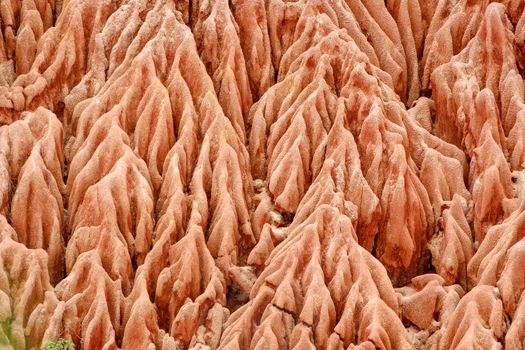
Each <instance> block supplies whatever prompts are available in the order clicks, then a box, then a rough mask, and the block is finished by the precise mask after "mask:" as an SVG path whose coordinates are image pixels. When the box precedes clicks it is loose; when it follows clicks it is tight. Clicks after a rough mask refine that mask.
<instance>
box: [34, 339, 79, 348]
mask: <svg viewBox="0 0 525 350" xmlns="http://www.w3.org/2000/svg"><path fill="white" fill-rule="evenodd" d="M71 346H75V343H73V342H72V341H71V340H69V339H62V338H60V339H58V340H57V341H56V342H54V341H51V340H48V341H47V344H46V346H44V347H43V348H42V349H41V350H68V349H69V347H71Z"/></svg>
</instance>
